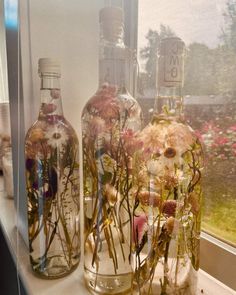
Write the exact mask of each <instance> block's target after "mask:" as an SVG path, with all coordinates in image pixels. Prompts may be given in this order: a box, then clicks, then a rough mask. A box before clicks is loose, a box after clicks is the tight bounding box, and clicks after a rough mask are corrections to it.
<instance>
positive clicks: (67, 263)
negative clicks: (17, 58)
mask: <svg viewBox="0 0 236 295" xmlns="http://www.w3.org/2000/svg"><path fill="white" fill-rule="evenodd" d="M39 74H40V77H41V106H40V111H39V116H38V120H37V121H36V122H35V123H34V124H33V126H32V127H31V128H30V129H29V131H28V133H27V135H26V139H25V168H26V189H27V195H28V233H29V252H30V263H31V267H32V269H33V271H34V272H35V273H36V274H37V275H39V276H41V277H43V278H47V279H53V278H59V277H62V276H65V275H67V274H68V273H70V272H71V271H72V270H74V269H75V268H76V266H77V265H78V263H79V260H80V232H79V162H78V152H79V151H78V139H77V136H76V134H75V131H74V130H73V128H72V127H71V125H70V124H69V122H68V121H67V120H66V119H65V117H64V116H63V112H62V104H61V94H60V86H59V77H60V66H59V64H58V62H57V61H55V60H52V59H48V58H43V59H40V60H39Z"/></svg>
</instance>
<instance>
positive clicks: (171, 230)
mask: <svg viewBox="0 0 236 295" xmlns="http://www.w3.org/2000/svg"><path fill="white" fill-rule="evenodd" d="M165 228H166V230H167V232H168V234H169V235H171V234H176V233H177V232H178V228H179V221H178V220H177V219H175V218H174V217H172V216H171V217H169V218H168V219H167V221H166V223H165Z"/></svg>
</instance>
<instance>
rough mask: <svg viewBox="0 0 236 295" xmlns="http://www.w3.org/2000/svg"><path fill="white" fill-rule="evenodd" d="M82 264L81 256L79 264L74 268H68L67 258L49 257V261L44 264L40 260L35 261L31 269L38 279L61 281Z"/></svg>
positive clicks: (73, 266)
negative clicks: (60, 279)
mask: <svg viewBox="0 0 236 295" xmlns="http://www.w3.org/2000/svg"><path fill="white" fill-rule="evenodd" d="M37 262H38V263H37ZM79 262H80V256H79V257H77V262H76V263H74V264H73V265H72V266H70V267H69V266H68V264H67V263H66V261H65V257H63V256H60V255H57V256H52V257H47V260H46V261H44V263H39V260H37V261H34V262H33V264H32V261H31V267H32V270H33V272H34V274H35V275H36V276H37V277H40V278H42V279H46V280H52V279H59V278H63V277H65V276H67V275H69V274H70V273H72V272H73V271H74V270H75V269H76V268H77V266H78V264H79Z"/></svg>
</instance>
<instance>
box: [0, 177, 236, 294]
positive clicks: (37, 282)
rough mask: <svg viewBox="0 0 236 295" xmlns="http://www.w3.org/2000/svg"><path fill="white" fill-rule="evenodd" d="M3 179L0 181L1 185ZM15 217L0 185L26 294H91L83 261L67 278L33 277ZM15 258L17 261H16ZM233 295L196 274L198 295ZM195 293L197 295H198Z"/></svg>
mask: <svg viewBox="0 0 236 295" xmlns="http://www.w3.org/2000/svg"><path fill="white" fill-rule="evenodd" d="M1 181H2V179H0V182H1ZM15 220H16V214H15V208H14V202H13V200H11V199H8V198H6V197H5V196H4V192H1V184H0V226H1V228H2V231H3V234H4V236H5V239H6V242H7V244H8V247H9V250H10V252H11V254H12V257H13V259H14V261H15V263H17V265H18V269H19V274H20V277H21V280H22V282H23V284H24V287H25V288H26V291H27V292H28V294H29V295H41V294H44V295H52V294H57V295H65V294H69V295H77V294H83V295H87V294H90V293H89V292H88V290H87V289H86V287H85V285H84V281H83V261H81V263H80V266H79V267H78V268H77V270H75V271H74V272H73V273H72V274H70V275H69V276H67V277H65V278H62V279H58V280H42V279H39V278H37V277H35V276H34V274H33V273H32V271H31V269H30V265H29V258H28V250H27V247H26V245H25V243H24V241H23V239H22V238H21V237H20V236H19V235H18V236H17V229H16V225H15V224H16V223H15ZM17 249H18V251H17ZM16 257H18V261H17V260H16ZM213 293H214V295H232V294H234V295H236V292H235V291H233V290H232V289H230V288H228V287H227V286H225V285H223V284H222V283H221V282H219V281H218V280H216V279H214V278H213V277H211V276H210V275H209V274H207V273H206V272H204V271H202V270H200V271H199V283H198V294H199V295H200V294H204V295H212V294H213ZM198 294H196V295H198Z"/></svg>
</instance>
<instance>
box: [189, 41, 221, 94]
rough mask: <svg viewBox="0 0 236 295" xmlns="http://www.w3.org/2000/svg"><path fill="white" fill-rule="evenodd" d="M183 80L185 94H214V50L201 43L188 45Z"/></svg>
mask: <svg viewBox="0 0 236 295" xmlns="http://www.w3.org/2000/svg"><path fill="white" fill-rule="evenodd" d="M184 80H185V82H184V93H185V94H190V95H211V94H216V93H217V76H216V50H215V49H209V48H208V47H207V46H206V45H205V44H201V43H192V44H190V45H189V47H188V48H187V51H186V58H185V79H184Z"/></svg>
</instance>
